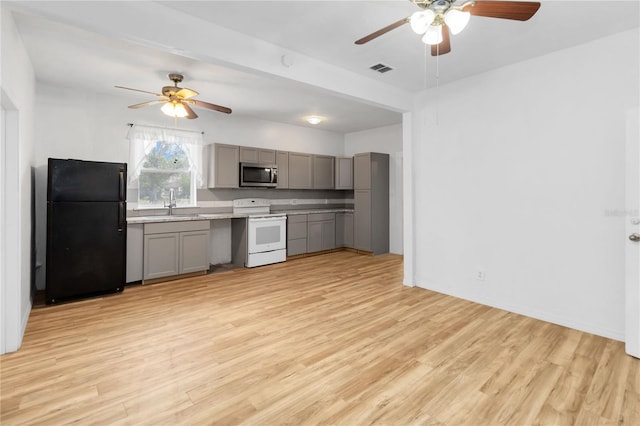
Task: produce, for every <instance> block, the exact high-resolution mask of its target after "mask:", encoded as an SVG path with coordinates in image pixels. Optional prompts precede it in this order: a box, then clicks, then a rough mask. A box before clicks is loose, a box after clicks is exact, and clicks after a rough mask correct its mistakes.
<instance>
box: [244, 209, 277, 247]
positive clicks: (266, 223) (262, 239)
mask: <svg viewBox="0 0 640 426" xmlns="http://www.w3.org/2000/svg"><path fill="white" fill-rule="evenodd" d="M247 237H248V238H247V239H248V240H249V241H248V245H249V250H248V251H249V253H263V252H266V251H273V250H282V249H286V248H287V218H286V217H285V216H277V217H250V218H249V234H248V236H247Z"/></svg>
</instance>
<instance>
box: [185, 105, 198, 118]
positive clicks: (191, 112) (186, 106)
mask: <svg viewBox="0 0 640 426" xmlns="http://www.w3.org/2000/svg"><path fill="white" fill-rule="evenodd" d="M182 106H183V107H184V109H185V110H186V111H187V118H188V119H190V120H193V119H194V118H198V114H196V113H195V112H193V110H192V109H191V107H190V106H189V104H187V103H186V102H182Z"/></svg>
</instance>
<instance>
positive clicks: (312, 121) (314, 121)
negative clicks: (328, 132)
mask: <svg viewBox="0 0 640 426" xmlns="http://www.w3.org/2000/svg"><path fill="white" fill-rule="evenodd" d="M305 120H307V123H309V124H319V123H321V122H322V121H323V120H324V117H320V116H319V115H310V116H308V117H306V118H305Z"/></svg>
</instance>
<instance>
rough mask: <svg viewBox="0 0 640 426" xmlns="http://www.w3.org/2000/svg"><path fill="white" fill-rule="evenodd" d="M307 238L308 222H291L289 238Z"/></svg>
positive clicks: (288, 231)
mask: <svg viewBox="0 0 640 426" xmlns="http://www.w3.org/2000/svg"><path fill="white" fill-rule="evenodd" d="M298 238H307V222H298V223H289V226H288V229H287V239H289V240H295V239H298Z"/></svg>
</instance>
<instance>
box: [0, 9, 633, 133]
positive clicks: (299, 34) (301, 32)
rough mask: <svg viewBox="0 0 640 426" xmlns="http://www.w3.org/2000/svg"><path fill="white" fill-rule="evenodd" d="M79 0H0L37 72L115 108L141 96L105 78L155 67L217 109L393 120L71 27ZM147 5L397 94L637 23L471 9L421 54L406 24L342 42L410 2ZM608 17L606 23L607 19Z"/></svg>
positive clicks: (363, 124)
mask: <svg viewBox="0 0 640 426" xmlns="http://www.w3.org/2000/svg"><path fill="white" fill-rule="evenodd" d="M47 3H49V4H51V2H47ZM91 3H92V2H82V1H81V2H64V3H62V2H61V3H60V4H61V5H64V7H65V8H66V10H67V11H68V12H67V15H66V17H65V18H64V19H62V20H64V21H65V23H61V22H54V21H53V20H51V19H52V16H51V14H47V13H44V12H40V11H39V7H38V5H37V3H33V2H15V3H13V2H2V4H3V5H4V4H8V5H9V7H10V8H11V9H12V10H14V11H15V12H16V14H15V17H16V22H17V25H18V29H19V31H20V33H21V35H22V38H23V40H24V43H25V46H26V48H27V50H28V51H29V54H30V56H31V59H32V62H33V65H34V69H35V72H36V76H37V78H38V79H39V80H41V81H44V82H47V83H51V84H56V85H62V86H67V87H73V86H75V87H79V88H82V89H86V90H94V91H96V92H100V93H109V94H113V95H115V96H122V97H123V102H124V103H125V104H126V103H138V102H143V101H145V100H148V98H147V97H146V95H144V94H139V93H135V92H128V91H124V90H119V89H115V88H113V86H114V85H122V86H127V87H133V88H138V89H143V90H148V91H152V92H157V91H159V90H160V88H161V87H162V86H164V85H168V84H171V82H169V80H168V79H167V77H166V75H167V74H168V73H169V72H175V71H178V72H182V73H184V74H185V81H184V82H183V84H182V86H183V87H190V88H193V89H195V90H197V91H199V92H200V96H198V99H201V100H204V101H208V102H212V103H216V104H220V105H225V106H229V107H231V108H232V109H233V110H234V112H233V113H234V114H235V115H241V116H252V117H257V118H261V119H265V120H272V121H278V122H283V123H290V124H296V125H307V124H305V123H304V122H303V121H302V120H301V117H303V116H306V115H309V114H319V115H323V116H327V117H328V120H327V121H326V122H325V123H322V124H321V125H320V126H318V128H321V129H324V130H330V131H335V132H339V133H348V132H353V131H358V130H364V129H368V128H375V127H380V126H384V125H388V124H393V123H399V122H400V121H401V115H400V114H399V113H398V112H395V111H389V110H386V109H383V108H380V107H378V106H373V105H370V104H366V103H362V102H358V101H356V100H353V99H351V98H346V97H344V96H339V95H336V94H335V93H332V92H329V91H325V90H323V89H322V88H318V87H312V86H310V85H305V84H302V83H299V82H295V81H293V80H288V79H284V78H281V77H275V76H273V75H268V74H266V73H256V72H251V71H250V70H239V69H233V68H230V67H226V66H221V65H216V64H212V63H205V62H201V61H196V60H193V59H189V58H186V57H184V56H180V55H176V54H175V50H174V49H172V47H171V46H162V45H157V46H155V48H151V47H149V44H148V43H146V44H145V45H142V44H139V43H137V42H134V41H131V40H124V39H123V38H122V37H118V35H114V34H105V32H104V31H99V30H98V29H96V30H95V32H94V30H93V29H92V28H87V25H83V24H81V23H74V22H73V21H74V20H73V8H74V7H85V8H86V7H88V5H90V4H91ZM152 3H154V4H152ZM158 3H160V4H162V5H163V6H166V7H167V8H170V9H171V10H172V11H173V13H172V16H173V17H174V19H175V22H158V25H164V26H166V27H167V28H168V29H169V30H171V31H189V28H188V27H187V28H185V27H181V26H180V17H181V16H182V17H183V18H184V17H185V14H186V15H190V17H189V18H190V19H193V18H194V17H195V18H197V19H198V20H200V21H201V22H202V25H203V26H206V25H215V26H220V27H225V28H228V29H230V30H233V31H237V32H239V33H243V34H246V35H249V36H251V37H255V38H258V39H261V40H264V41H266V42H269V43H272V44H274V45H277V46H281V47H283V48H285V49H287V50H290V51H293V52H298V53H300V54H304V55H306V56H309V57H312V58H316V59H318V60H321V61H323V62H326V63H328V64H332V65H335V66H339V67H341V68H344V69H346V70H349V71H351V72H353V73H356V74H359V75H361V76H362V78H367V79H375V80H378V81H379V82H382V83H385V84H388V85H391V86H394V87H397V88H399V89H402V90H407V91H416V90H420V89H424V88H427V87H433V86H434V85H435V84H436V69H437V70H438V76H439V77H438V84H441V85H442V84H446V83H447V82H451V81H454V80H458V79H461V78H465V77H467V76H470V75H474V74H478V73H481V72H485V71H487V70H490V69H494V68H498V67H501V66H504V65H508V64H511V63H515V62H520V61H523V60H526V59H528V58H532V57H536V56H540V55H544V54H547V53H549V52H553V51H556V50H560V49H564V48H567V47H570V46H574V45H577V44H581V43H585V42H587V41H590V40H593V39H596V38H600V37H604V36H607V35H611V34H614V33H616V32H620V31H624V30H628V29H631V28H635V27H638V26H640V18H639V17H640V2H639V1H637V0H634V1H619V2H616V1H543V2H542V6H541V8H540V10H539V11H538V13H537V14H536V15H535V16H534V17H533V18H532V19H531V20H529V21H526V22H517V21H508V20H502V19H492V18H482V17H472V20H471V22H470V23H469V25H468V27H467V28H466V29H465V30H464V31H463V32H462V33H460V34H458V35H456V36H452V40H451V45H452V52H451V53H449V54H447V55H443V56H441V57H440V58H438V60H436V59H435V58H432V57H431V56H428V55H426V54H425V46H424V44H422V43H421V42H420V40H419V37H418V36H417V35H415V34H414V33H413V32H412V31H411V29H410V27H409V26H408V25H405V26H403V27H400V28H398V29H396V30H394V31H392V32H390V33H388V34H386V35H383V36H382V37H380V38H378V39H376V40H374V41H371V42H369V43H367V44H365V45H362V46H357V45H355V44H354V43H353V42H354V41H355V40H356V39H358V38H361V37H363V36H365V35H367V34H369V33H371V32H373V31H375V30H377V29H379V28H381V27H384V26H386V25H388V24H390V23H392V22H395V21H397V20H399V19H402V18H404V17H406V16H409V15H410V14H411V13H413V12H414V11H415V10H417V7H416V6H415V5H413V4H411V3H410V2H409V1H407V0H394V1H375V0H369V1H304V0H298V1H207V2H204V1H172V2H148V4H150V5H151V4H152V5H153V6H154V7H158ZM27 4H28V6H27ZM113 7H114V8H115V7H120V8H123V13H127V4H126V2H115V3H114V6H113ZM139 8H140V3H138V9H137V10H139ZM612 15H613V16H615V19H608V17H610V16H612ZM603 16H605V17H607V18H605V19H603ZM140 19H141V20H144V19H145V17H144V16H141V17H140ZM69 24H71V25H69ZM76 25H83V28H82V29H80V28H78V27H77V26H76ZM612 48H615V46H612ZM632 53H634V54H637V52H632ZM61 58H64V59H61ZM379 62H382V63H385V64H387V65H390V66H391V67H393V68H394V70H393V71H391V72H388V73H385V74H378V73H375V72H374V71H371V70H369V69H368V67H369V66H371V65H373V64H376V63H379ZM196 112H198V113H199V115H200V116H203V115H204V114H215V113H213V112H209V111H203V110H197V111H196ZM307 126H310V125H307Z"/></svg>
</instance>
